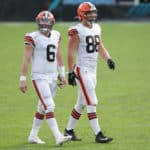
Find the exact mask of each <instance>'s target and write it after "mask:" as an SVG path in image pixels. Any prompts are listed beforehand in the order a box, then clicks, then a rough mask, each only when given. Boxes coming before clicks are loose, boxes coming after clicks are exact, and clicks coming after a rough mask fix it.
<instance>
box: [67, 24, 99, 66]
mask: <svg viewBox="0 0 150 150" xmlns="http://www.w3.org/2000/svg"><path fill="white" fill-rule="evenodd" d="M73 32H76V33H77V34H78V36H79V39H80V43H79V45H78V49H77V55H78V57H77V65H78V66H84V67H88V68H91V69H96V65H97V57H98V48H99V45H100V37H101V28H100V26H99V25H98V24H95V23H94V24H93V25H92V28H87V27H86V26H84V25H83V24H81V23H80V24H77V25H76V26H73V27H71V28H70V29H69V32H68V33H69V36H72V35H73V34H74V33H73Z"/></svg>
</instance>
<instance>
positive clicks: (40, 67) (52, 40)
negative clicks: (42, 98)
mask: <svg viewBox="0 0 150 150" xmlns="http://www.w3.org/2000/svg"><path fill="white" fill-rule="evenodd" d="M59 40H60V33H59V32H57V31H55V30H52V31H51V35H50V37H46V36H44V35H43V34H41V33H40V32H39V31H37V32H31V33H27V34H26V35H25V44H26V43H28V44H31V45H32V46H33V48H34V51H33V55H32V78H38V77H41V78H42V76H43V78H44V75H56V73H57V60H56V55H57V50H58V46H59ZM34 76H35V77H34Z"/></svg>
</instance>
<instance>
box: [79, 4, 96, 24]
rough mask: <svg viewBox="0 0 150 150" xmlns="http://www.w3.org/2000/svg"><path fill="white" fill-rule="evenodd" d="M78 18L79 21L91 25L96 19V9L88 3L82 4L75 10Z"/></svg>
mask: <svg viewBox="0 0 150 150" xmlns="http://www.w3.org/2000/svg"><path fill="white" fill-rule="evenodd" d="M77 14H78V18H79V20H81V21H84V22H87V23H90V24H92V23H93V22H95V21H96V19H97V9H96V7H95V5H93V4H92V3H90V2H83V3H81V4H80V5H79V7H78V9H77Z"/></svg>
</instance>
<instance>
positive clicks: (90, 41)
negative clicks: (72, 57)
mask: <svg viewBox="0 0 150 150" xmlns="http://www.w3.org/2000/svg"><path fill="white" fill-rule="evenodd" d="M86 43H87V45H86V51H87V52H88V53H94V52H97V51H98V47H99V44H100V41H99V35H95V36H91V35H90V36H86Z"/></svg>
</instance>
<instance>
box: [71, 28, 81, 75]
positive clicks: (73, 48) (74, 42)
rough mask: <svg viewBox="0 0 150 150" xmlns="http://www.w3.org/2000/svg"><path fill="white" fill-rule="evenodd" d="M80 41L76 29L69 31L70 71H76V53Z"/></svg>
mask: <svg viewBox="0 0 150 150" xmlns="http://www.w3.org/2000/svg"><path fill="white" fill-rule="evenodd" d="M79 42H80V39H79V36H78V32H77V31H76V30H74V29H72V30H71V31H69V44H68V70H69V72H72V71H73V69H74V53H75V51H76V50H77V48H78V45H79Z"/></svg>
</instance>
